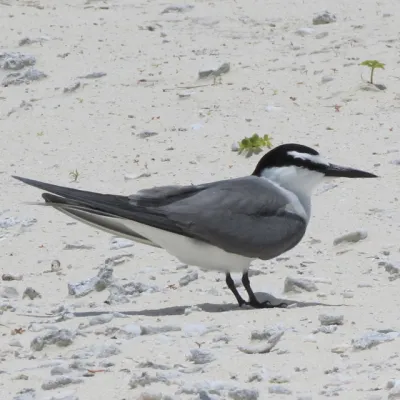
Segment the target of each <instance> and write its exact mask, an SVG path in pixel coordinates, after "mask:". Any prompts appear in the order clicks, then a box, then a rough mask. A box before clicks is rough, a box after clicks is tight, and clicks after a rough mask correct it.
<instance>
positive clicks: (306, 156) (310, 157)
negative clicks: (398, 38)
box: [288, 151, 329, 165]
mask: <svg viewBox="0 0 400 400" xmlns="http://www.w3.org/2000/svg"><path fill="white" fill-rule="evenodd" d="M288 154H289V155H290V156H292V157H295V158H301V159H302V160H309V161H311V162H313V163H315V164H323V165H329V163H327V162H326V161H324V160H323V159H322V157H321V156H320V155H314V154H309V153H299V152H298V151H288Z"/></svg>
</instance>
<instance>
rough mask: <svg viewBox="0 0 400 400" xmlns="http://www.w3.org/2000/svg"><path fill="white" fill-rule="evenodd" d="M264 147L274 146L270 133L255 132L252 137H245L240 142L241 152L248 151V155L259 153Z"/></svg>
mask: <svg viewBox="0 0 400 400" xmlns="http://www.w3.org/2000/svg"><path fill="white" fill-rule="evenodd" d="M262 147H268V148H269V149H270V148H271V147H272V143H271V138H270V137H269V136H268V135H264V136H258V135H257V133H255V134H254V135H253V136H251V137H245V138H244V139H242V140H241V141H240V143H239V154H242V153H243V152H246V153H247V157H250V156H251V155H252V154H258V153H260V152H261V151H262Z"/></svg>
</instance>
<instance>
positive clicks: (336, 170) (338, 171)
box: [324, 164, 378, 178]
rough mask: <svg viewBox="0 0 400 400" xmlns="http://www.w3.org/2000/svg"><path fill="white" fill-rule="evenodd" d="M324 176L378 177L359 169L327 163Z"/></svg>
mask: <svg viewBox="0 0 400 400" xmlns="http://www.w3.org/2000/svg"><path fill="white" fill-rule="evenodd" d="M324 172H325V176H331V177H337V178H378V176H377V175H375V174H371V173H370V172H366V171H361V170H359V169H354V168H348V167H342V166H340V165H335V164H329V165H328V167H327V168H326V170H325V171H324Z"/></svg>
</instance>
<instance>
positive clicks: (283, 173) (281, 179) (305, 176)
mask: <svg viewBox="0 0 400 400" xmlns="http://www.w3.org/2000/svg"><path fill="white" fill-rule="evenodd" d="M261 176H262V177H263V178H266V179H268V180H270V181H272V182H273V183H275V184H277V185H279V186H281V187H283V188H284V189H286V190H289V191H290V192H292V193H294V194H295V195H296V196H297V198H298V199H299V201H300V203H301V204H302V206H303V207H304V210H305V212H306V214H307V215H308V216H310V212H311V195H312V193H313V191H314V189H315V188H316V187H317V186H318V185H319V184H320V183H321V182H322V181H323V179H324V174H322V173H321V172H317V171H311V170H309V169H307V168H301V167H296V166H294V165H293V166H287V167H272V168H265V169H264V171H263V172H262V173H261Z"/></svg>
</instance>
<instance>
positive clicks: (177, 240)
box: [121, 220, 252, 272]
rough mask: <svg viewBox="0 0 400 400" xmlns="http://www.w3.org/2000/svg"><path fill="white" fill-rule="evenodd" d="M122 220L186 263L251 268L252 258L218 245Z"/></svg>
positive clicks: (215, 267) (213, 267)
mask: <svg viewBox="0 0 400 400" xmlns="http://www.w3.org/2000/svg"><path fill="white" fill-rule="evenodd" d="M122 221H123V223H124V225H125V226H127V227H128V228H129V229H132V230H133V231H135V232H137V233H139V234H140V235H142V236H145V237H147V238H148V239H150V240H151V241H152V242H154V243H156V244H158V245H159V246H160V247H162V248H164V249H165V250H166V251H167V252H168V253H169V254H171V255H173V256H175V257H176V258H177V259H178V260H180V261H181V262H182V263H184V264H188V265H193V266H197V267H200V268H203V269H209V270H215V271H221V272H243V271H246V270H247V269H248V268H249V266H250V263H251V261H252V259H251V258H248V257H243V256H240V255H238V254H233V253H228V252H226V251H224V250H222V249H220V248H218V247H215V246H212V245H209V244H207V243H204V242H200V241H198V240H196V239H191V238H187V237H185V236H182V235H177V234H175V233H171V232H167V231H163V230H161V229H157V228H153V227H151V226H147V225H144V224H140V223H138V222H134V221H129V220H121V222H122Z"/></svg>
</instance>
